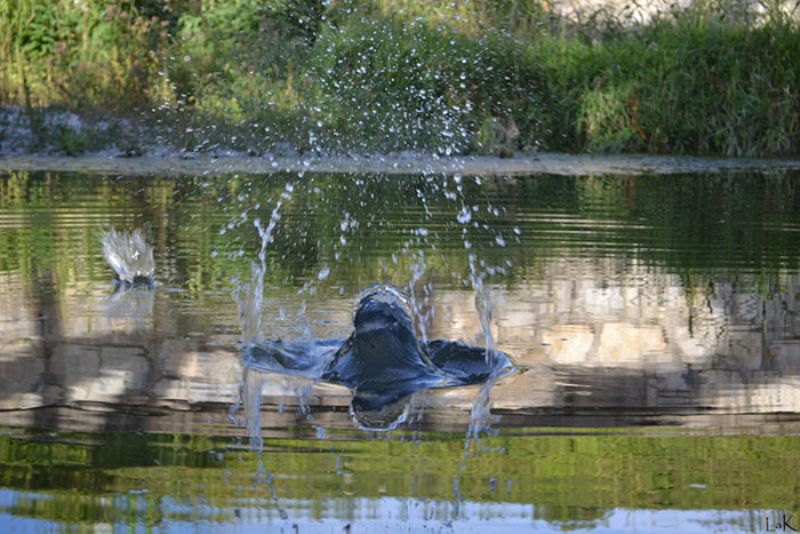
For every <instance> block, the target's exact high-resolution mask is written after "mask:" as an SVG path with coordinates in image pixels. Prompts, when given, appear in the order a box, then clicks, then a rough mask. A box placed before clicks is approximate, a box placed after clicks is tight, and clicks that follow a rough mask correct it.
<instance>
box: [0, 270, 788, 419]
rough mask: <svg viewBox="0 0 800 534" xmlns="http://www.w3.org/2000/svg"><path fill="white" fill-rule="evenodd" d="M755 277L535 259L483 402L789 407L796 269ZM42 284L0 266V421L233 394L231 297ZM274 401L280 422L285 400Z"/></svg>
mask: <svg viewBox="0 0 800 534" xmlns="http://www.w3.org/2000/svg"><path fill="white" fill-rule="evenodd" d="M758 282H759V280H758V279H757V278H756V277H754V276H750V275H746V274H742V275H738V276H736V277H733V276H727V277H726V276H722V275H720V276H717V277H715V278H710V279H709V278H703V279H700V278H698V279H694V280H689V281H688V283H687V280H686V279H683V278H681V277H679V276H677V275H674V274H669V273H665V272H663V271H662V270H660V269H658V268H657V267H654V266H652V265H647V264H643V263H639V262H636V261H632V260H622V259H619V258H615V259H610V258H607V259H593V260H591V261H588V260H586V261H583V260H581V259H570V260H554V261H551V262H550V263H548V264H547V265H546V267H545V270H544V272H543V273H541V275H540V276H537V277H535V278H531V279H529V281H527V282H524V283H521V284H519V285H516V286H514V287H513V288H511V289H506V290H503V291H502V294H503V299H502V300H501V301H500V302H498V303H497V310H496V313H495V321H494V324H493V328H494V335H495V339H496V342H497V345H498V347H499V348H500V349H502V350H504V351H506V352H508V353H509V354H510V355H512V356H513V357H514V358H515V360H516V362H517V363H518V364H519V365H520V367H522V368H523V371H522V372H520V373H517V374H516V375H514V376H511V377H509V378H506V379H504V380H502V381H501V382H500V383H499V384H498V385H497V386H496V388H495V389H494V391H493V393H492V395H493V401H494V407H495V408H496V409H499V410H507V411H516V412H521V413H534V414H535V413H545V414H559V413H562V414H567V413H571V414H574V413H582V412H581V411H582V410H583V411H590V410H598V409H601V410H602V409H607V410H620V409H621V410H623V411H624V410H628V411H632V412H637V411H638V412H637V413H649V414H652V415H654V416H660V415H664V414H673V415H675V414H678V415H680V414H695V415H697V414H704V413H712V414H731V415H737V414H774V413H782V412H790V413H798V412H800V335H799V334H800V323H799V322H798V319H797V317H798V316H797V311H798V307H799V305H798V299H799V298H800V276H798V275H783V276H782V277H781V278H780V280H778V281H777V285H776V287H774V288H769V287H767V288H764V287H763V284H762V285H759V283H758ZM43 287H45V288H46V287H51V288H55V287H58V284H57V283H56V281H53V280H50V281H49V283H43V281H42V280H24V279H23V278H22V277H21V276H20V275H19V274H18V273H16V272H6V273H0V296H2V298H0V345H1V347H0V410H6V411H11V412H14V418H13V419H9V418H8V417H6V419H5V422H8V421H13V422H14V423H15V424H16V423H19V424H34V423H35V422H36V417H38V416H39V415H37V413H38V412H37V409H39V408H43V407H78V408H80V409H82V410H93V411H94V412H96V413H99V414H107V415H104V416H102V417H98V418H97V421H98V422H97V425H103V424H108V423H109V420H110V419H112V418H113V416H114V414H115V413H118V412H120V411H128V412H130V413H140V414H143V415H153V414H163V413H173V412H187V413H189V412H195V411H202V410H203V409H204V407H208V406H210V405H211V406H216V408H215V410H216V412H217V413H220V414H223V413H226V412H225V410H220V409H219V405H227V406H231V405H233V404H235V403H236V401H237V398H238V395H239V387H240V383H241V380H242V368H241V365H240V361H239V354H238V350H237V347H236V344H235V339H236V333H237V327H236V324H237V322H238V320H237V318H236V306H235V305H234V304H233V303H232V302H231V303H230V304H226V305H225V307H224V309H223V307H222V306H220V307H219V309H215V310H214V313H215V319H216V321H217V322H218V323H222V324H227V325H229V327H230V330H231V332H232V333H231V334H230V335H226V336H224V335H219V334H217V333H215V332H213V331H211V329H210V327H209V326H208V325H207V324H204V323H203V322H202V321H198V320H197V319H196V318H193V317H191V316H187V315H186V314H185V313H183V312H182V310H181V307H180V299H179V298H178V297H176V296H175V295H174V294H172V293H171V292H169V291H167V290H165V289H157V290H155V291H142V292H140V293H135V292H131V293H128V294H118V295H112V294H111V288H110V286H109V284H107V283H101V282H97V283H80V284H72V285H68V286H67V287H66V288H64V289H62V290H60V291H53V292H51V293H48V292H47V291H46V290H42V289H41V288H43ZM287 295H289V296H287V297H286V300H285V301H284V302H283V305H285V306H286V307H287V308H288V309H292V306H293V304H294V305H295V307H299V301H298V302H294V303H293V301H292V299H299V297H297V296H296V295H294V294H293V293H288V292H287ZM433 299H434V302H435V303H436V314H435V315H434V317H433V322H432V324H431V336H432V337H434V338H435V337H442V338H449V339H454V338H461V339H464V340H465V341H468V342H471V343H475V344H480V343H482V339H483V337H482V336H481V335H480V323H479V320H478V316H477V313H476V312H475V309H474V297H473V295H472V294H471V292H470V291H464V290H439V291H436V292H434V295H433ZM318 306H319V308H321V309H326V310H327V311H326V314H325V316H324V321H322V320H319V322H318V323H317V324H322V323H324V325H327V326H323V327H320V328H317V329H316V332H317V333H318V334H319V335H330V336H341V335H342V334H343V333H344V332H346V331H347V330H348V329H349V322H350V309H351V304H350V302H349V300H347V299H346V298H344V297H339V296H337V297H335V298H331V299H329V300H324V301H322V302H320V303H319V304H318ZM310 313H312V317H311V319H313V320H311V321H310V322H311V323H312V324H314V323H315V320H316V319H315V318H314V316H313V313H321V312H319V310H317V311H316V312H310ZM288 322H290V323H291V322H292V321H288ZM323 330H324V331H323ZM292 380H295V381H296V379H288V378H285V377H277V376H275V377H270V379H269V380H265V386H264V387H265V388H266V390H265V399H267V401H268V402H273V403H276V404H277V403H286V404H289V405H291V404H292V403H293V402H296V397H297V395H298V394H299V393H298V392H299V391H300V390H303V389H304V388H305V386H303V387H300V386H299V385H298V384H296V383H294V382H292ZM475 392H476V389H475V388H461V389H454V390H445V391H439V392H435V393H431V394H428V395H425V399H424V402H425V403H426V404H427V405H429V406H430V407H433V409H432V410H429V412H428V414H427V415H428V417H430V418H432V419H435V418H436V417H437V416H436V410H435V407H436V406H448V407H453V406H461V407H463V408H465V409H467V408H469V406H470V403H471V401H472V398H473V396H474V395H475ZM293 399H294V400H293ZM348 402H349V393H348V392H347V391H346V390H344V389H343V388H335V387H328V386H325V385H318V386H317V387H316V389H315V391H314V393H313V394H312V395H311V397H310V399H309V403H310V404H312V405H313V404H317V405H326V406H337V407H346V406H347V404H348ZM121 407H124V409H123V408H121ZM465 413H466V412H465ZM9 417H10V416H9ZM281 417H283V419H280V421H282V422H284V423H287V424H290V423H291V421H292V419H291V418H292V417H294V415H291V414H286V415H284V416H281ZM340 420H341V421H344V420H346V416H344V415H343V416H341V417H339V418H338V419H336V421H338V422H339V423H341V421H340ZM320 421H325V419H324V418H322V419H320ZM331 421H333V420H331ZM332 424H333V423H332Z"/></svg>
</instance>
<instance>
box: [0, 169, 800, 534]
mask: <svg viewBox="0 0 800 534" xmlns="http://www.w3.org/2000/svg"><path fill="white" fill-rule="evenodd" d="M287 185H288V186H289V189H290V190H291V194H290V195H289V198H288V199H287V200H285V203H284V205H283V206H282V208H281V210H280V212H279V219H278V221H277V224H276V226H275V232H274V241H273V242H272V243H270V244H269V246H268V250H267V255H266V260H265V265H266V267H267V269H266V272H265V285H264V317H263V320H264V335H265V336H267V337H271V338H279V337H280V338H297V337H299V336H304V335H311V336H314V337H316V338H343V337H346V336H347V335H348V334H349V332H350V330H351V329H352V323H351V321H352V311H353V304H354V302H353V299H354V298H355V296H356V295H357V294H358V293H359V291H361V290H362V289H363V288H364V287H366V286H368V285H370V284H373V283H389V284H393V285H395V286H398V287H401V288H404V289H405V290H407V291H408V292H409V293H410V294H411V295H413V296H414V298H415V299H416V300H415V302H416V305H417V311H418V325H417V326H418V328H419V329H424V330H425V331H426V333H427V335H428V336H429V337H430V338H431V339H435V338H445V339H462V340H464V341H466V342H468V343H470V344H473V345H482V344H483V343H484V342H485V339H486V332H483V331H482V329H481V324H480V319H481V316H480V314H479V313H478V312H477V311H476V305H475V291H474V287H475V284H476V279H478V280H480V283H481V284H483V286H485V287H486V288H487V289H488V291H489V294H490V295H491V299H492V302H493V303H494V312H493V315H492V321H491V323H490V330H489V332H490V333H491V337H492V338H493V340H494V343H495V345H496V347H497V348H498V349H500V350H502V351H504V352H506V353H507V354H509V355H510V356H511V357H512V358H513V359H514V362H515V364H516V365H517V368H518V372H517V373H515V374H514V375H512V376H509V377H505V378H503V379H501V380H499V381H498V383H497V384H496V385H495V386H494V387H493V388H492V389H491V394H490V398H491V406H492V414H493V416H494V418H488V419H483V420H482V421H481V423H483V425H482V426H481V425H479V428H478V430H480V429H481V428H483V429H484V430H485V429H486V428H487V427H488V428H489V429H490V430H489V432H479V433H478V437H479V439H478V440H477V441H475V440H473V441H470V442H467V443H466V444H465V431H466V430H467V428H468V426H469V425H470V422H471V421H472V415H471V414H472V413H473V412H474V409H473V408H474V407H475V402H476V399H478V400H479V398H480V387H478V386H473V387H467V388H453V389H444V390H438V391H427V392H421V393H420V394H418V395H416V394H415V395H414V396H413V397H412V398H411V399H410V400H409V407H408V410H409V414H410V416H409V417H408V419H407V422H406V423H405V424H403V425H401V426H400V427H399V428H398V429H397V430H396V431H393V432H389V433H374V432H366V431H363V430H360V429H359V427H358V425H357V424H356V423H355V422H354V421H353V420H352V419H351V417H350V414H349V413H348V406H349V402H350V397H351V395H350V392H349V391H348V390H347V389H346V388H343V387H341V386H334V385H329V384H324V383H312V382H310V381H308V380H304V379H303V378H302V377H287V376H282V375H277V374H268V373H261V372H256V371H254V370H252V369H246V368H243V366H242V364H241V359H240V353H239V346H238V345H237V342H238V341H239V340H240V339H241V326H240V319H239V315H238V314H239V309H238V306H237V303H236V302H235V301H234V298H233V295H232V294H233V293H234V290H235V289H236V288H237V287H238V286H240V285H242V284H245V282H246V281H247V280H249V278H250V276H251V263H252V262H253V261H256V256H257V252H258V249H259V246H260V240H259V236H258V233H257V231H256V229H255V227H254V222H255V220H256V219H260V220H261V221H268V220H270V217H271V215H272V213H273V210H274V208H275V205H276V202H277V201H278V199H279V198H280V196H281V195H282V194H285V193H286V191H287ZM798 189H799V188H798V185H797V177H796V175H792V174H785V173H777V172H775V173H760V174H742V173H736V174H724V173H722V174H715V175H702V174H686V175H680V174H678V175H669V176H663V175H661V176H659V175H652V176H648V175H644V176H627V177H626V176H614V177H603V176H595V177H591V176H590V177H574V176H552V175H538V176H516V177H513V178H512V177H506V178H504V177H484V178H475V177H463V178H462V177H459V176H453V175H451V176H443V175H421V176H420V175H416V176H414V175H410V176H394V175H393V176H386V175H358V176H353V175H326V174H306V175H304V176H300V175H297V174H273V175H270V176H251V175H235V176H219V177H217V176H187V177H169V178H160V177H150V176H141V177H131V176H116V175H111V176H100V175H87V174H76V173H45V172H9V173H6V174H5V175H3V176H2V177H0V344H2V345H1V346H2V349H0V409H1V410H2V412H0V424H2V425H5V430H4V432H3V437H2V438H0V477H2V483H1V484H0V485H2V487H3V488H4V489H3V490H1V492H0V510H2V513H3V515H4V517H3V520H4V521H5V520H8V521H11V522H12V523H10V524H12V525H15V526H16V527H18V528H20V529H39V528H52V529H57V528H60V526H65V525H76V524H84V525H132V526H139V527H153V526H159V527H163V528H166V529H168V530H170V529H175V530H182V529H188V528H190V527H191V525H192V524H194V523H196V522H198V521H200V522H202V523H201V524H203V525H207V526H208V527H209V528H214V527H219V528H221V527H222V526H223V525H228V526H231V525H238V526H239V527H241V528H242V529H245V530H247V529H254V530H255V529H257V528H263V527H265V526H271V527H274V528H278V529H280V528H285V529H287V530H286V531H289V530H288V529H290V528H291V525H292V524H293V522H294V523H297V524H298V525H299V526H300V527H302V529H306V530H314V529H317V530H324V531H326V532H327V531H330V529H331V528H333V529H334V531H338V530H340V529H345V526H346V525H348V524H350V525H351V528H354V529H357V530H358V531H367V530H368V529H373V530H374V529H376V528H377V529H380V528H391V525H392V524H393V522H394V521H396V520H397V519H398V518H407V519H408V521H409V525H411V526H412V527H414V526H416V527H418V528H421V527H422V526H425V527H427V528H430V529H432V530H437V531H438V530H447V529H450V528H453V529H456V530H458V531H461V530H468V529H473V530H475V531H485V529H486V528H489V527H493V528H497V529H499V530H502V529H505V530H507V531H513V530H514V529H515V528H519V527H530V528H533V527H537V528H545V529H549V530H561V529H569V530H575V529H578V530H580V529H588V528H592V529H607V530H630V529H638V530H641V531H649V530H653V529H656V528H662V527H664V528H675V526H676V525H678V526H679V527H680V530H682V531H690V530H694V531H708V530H734V531H735V530H748V531H758V530H763V529H764V528H765V526H766V523H765V521H766V518H767V517H769V518H773V517H779V516H780V514H782V513H791V511H792V510H800V506H798V503H800V499H799V498H798V497H799V496H800V489H799V488H798V486H797V485H796V483H795V482H794V481H795V479H796V476H795V474H796V472H797V468H798V463H797V458H798V457H800V456H799V455H798V452H800V448H798V445H799V444H800V443H798V440H797V437H796V436H797V428H798V427H797V424H796V423H797V420H798V413H800V397H798V395H799V394H800V378H798V374H800V335H798V334H799V333H800V323H798V319H797V314H796V311H797V310H798V305H799V303H798V300H799V299H800V267H799V265H798V259H800V209H798V208H800V190H798ZM109 226H113V227H115V228H117V229H133V228H139V227H145V228H147V229H148V231H149V235H150V240H151V242H152V244H153V245H154V246H155V260H156V269H157V270H156V279H157V285H156V287H155V289H153V290H141V291H130V292H125V293H116V294H114V288H113V285H112V284H111V279H112V272H111V270H110V269H109V267H108V266H107V265H106V264H105V262H104V261H103V259H102V249H101V246H100V241H99V238H100V235H101V234H102V232H103V231H104V230H106V229H108V227H109ZM259 397H260V402H259V403H257V406H256V407H255V408H254V401H255V400H257V399H258V398H259ZM254 414H260V416H258V417H257V416H256V415H254ZM256 420H257V423H258V424H257V425H255V427H258V428H260V436H261V437H262V438H263V439H264V441H263V444H264V447H263V448H264V453H263V455H260V454H259V453H258V451H254V450H252V447H251V446H250V445H251V441H252V440H251V439H250V438H249V437H248V432H247V430H248V427H249V428H250V430H251V431H252V429H253V428H254V422H256ZM640 426H644V428H645V430H636V428H638V427H640ZM474 429H475V428H474V425H473V430H474ZM251 436H252V432H251ZM465 445H466V447H467V452H468V454H467V457H466V458H465V456H464V452H465ZM259 461H261V462H263V464H264V467H265V469H267V470H268V471H269V472H270V473H271V475H272V480H273V482H274V484H273V487H274V490H275V498H273V497H272V489H273V488H270V487H269V484H265V483H263V482H259V480H263V477H262V478H259V476H258V471H259V468H258V464H259ZM280 510H283V511H284V512H286V514H287V516H288V519H283V518H282V517H281V514H280ZM770 514H772V515H770ZM798 517H800V516H798ZM322 520H325V521H324V522H320V521H322Z"/></svg>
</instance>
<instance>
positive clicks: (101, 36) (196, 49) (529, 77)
mask: <svg viewBox="0 0 800 534" xmlns="http://www.w3.org/2000/svg"><path fill="white" fill-rule="evenodd" d="M84 4H85V5H86V6H87V8H86V9H85V10H84V9H81V8H80V7H79V5H78V4H76V3H75V2H72V1H67V0H59V1H55V2H51V3H42V2H33V1H32V0H3V1H2V2H0V103H2V104H16V105H22V106H27V107H28V108H43V107H53V106H55V107H58V108H60V109H68V110H72V111H77V112H80V113H81V114H82V115H84V116H88V117H90V118H91V117H94V118H97V117H104V116H107V115H112V116H117V117H130V118H136V119H137V120H142V119H143V123H144V126H145V127H146V128H148V129H149V130H151V131H152V132H154V136H160V138H161V139H163V140H164V141H167V142H171V143H175V144H178V145H180V146H181V147H184V148H187V149H191V150H213V149H214V148H217V147H231V148H239V149H243V148H255V149H257V150H258V149H266V148H269V147H271V146H274V145H275V143H281V142H286V141H288V142H290V143H292V144H293V145H294V146H296V147H298V148H299V149H301V150H308V149H311V148H314V147H323V148H324V149H326V150H334V151H346V150H360V151H387V150H407V149H416V150H433V151H439V152H442V153H448V152H483V153H504V152H507V151H511V150H527V151H530V150H533V149H536V148H541V149H546V150H564V151H593V152H649V153H680V154H701V155H705V154H716V155H728V156H787V155H794V154H797V152H798V149H799V148H800V83H798V82H800V27H799V26H798V21H797V19H796V18H793V17H792V16H790V15H787V14H786V12H785V11H781V10H779V9H777V7H779V5H778V4H776V5H772V6H770V5H768V6H767V7H768V8H769V9H767V11H766V12H765V13H762V14H760V15H758V16H756V14H755V13H749V12H746V11H743V8H742V7H741V4H740V3H737V2H734V1H733V0H722V1H721V2H717V3H713V4H712V3H709V2H699V3H697V4H696V5H695V7H693V8H691V9H688V10H683V11H673V12H669V13H665V14H662V15H661V16H659V17H657V18H655V19H654V20H652V21H651V22H649V23H647V24H644V25H643V24H635V25H631V24H626V23H624V21H623V20H617V19H613V18H612V19H610V20H609V19H606V20H605V21H602V19H599V18H591V17H589V18H588V19H587V20H589V21H590V22H589V23H583V24H577V23H575V22H573V21H569V20H566V19H561V18H559V17H557V16H555V15H554V14H552V13H550V12H548V10H547V8H546V4H545V3H542V2H539V1H538V0H530V1H525V2H522V1H515V0H506V1H503V2H489V1H488V0H481V1H474V2H469V3H466V4H464V5H461V4H459V6H460V7H457V8H443V7H442V5H443V4H440V3H427V2H419V1H417V0H398V1H396V2H388V0H374V1H369V0H346V1H332V2H322V1H320V0H282V1H281V0H274V1H265V0H235V1H230V2H222V1H215V0H203V1H201V2H189V1H188V0H175V1H172V2H164V3H162V2H155V1H145V0H139V1H129V0H114V1H112V2H106V1H100V0H87V2H84ZM84 4H81V5H84ZM780 5H782V4H780ZM601 22H602V23H601ZM151 137H153V136H151ZM67 144H74V143H67ZM32 148H36V147H32ZM80 150H82V148H80V147H78V149H77V150H74V151H75V152H79V151H80Z"/></svg>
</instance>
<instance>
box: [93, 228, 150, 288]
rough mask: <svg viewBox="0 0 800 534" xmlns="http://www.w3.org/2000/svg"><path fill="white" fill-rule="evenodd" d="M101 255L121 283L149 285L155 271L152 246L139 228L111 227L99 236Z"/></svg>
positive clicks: (126, 284) (125, 284)
mask: <svg viewBox="0 0 800 534" xmlns="http://www.w3.org/2000/svg"><path fill="white" fill-rule="evenodd" d="M100 242H101V243H102V244H103V257H105V259H106V261H107V262H108V265H109V266H111V268H112V269H113V270H114V273H115V274H116V275H117V280H118V281H119V283H120V284H121V285H124V286H134V285H151V284H152V283H153V277H154V275H155V272H156V262H155V260H154V259H153V247H152V245H150V244H149V243H148V242H147V241H146V240H145V238H144V234H143V232H142V231H141V230H139V229H137V230H134V231H133V232H124V231H123V232H117V231H116V230H114V229H113V228H112V229H111V230H109V231H108V232H105V233H104V234H103V235H101V236H100Z"/></svg>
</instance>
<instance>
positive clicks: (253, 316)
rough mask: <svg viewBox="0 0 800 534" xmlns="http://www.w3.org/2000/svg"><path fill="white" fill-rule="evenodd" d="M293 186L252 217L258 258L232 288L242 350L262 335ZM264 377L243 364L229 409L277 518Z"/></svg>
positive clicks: (283, 511)
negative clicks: (274, 248) (271, 255)
mask: <svg viewBox="0 0 800 534" xmlns="http://www.w3.org/2000/svg"><path fill="white" fill-rule="evenodd" d="M293 190H294V186H293V185H292V184H291V183H290V184H287V185H286V188H285V189H284V191H283V192H282V193H281V195H280V197H279V198H278V201H277V202H276V204H275V207H274V208H273V210H272V214H271V216H270V219H269V222H268V223H267V224H266V225H262V223H261V220H260V219H256V220H255V221H254V225H255V227H256V229H257V230H258V235H259V238H260V239H261V244H260V247H259V250H258V262H253V264H252V266H251V270H250V281H249V283H248V284H247V285H246V286H244V287H242V286H238V287H237V289H236V290H235V291H234V299H235V300H237V301H238V302H239V322H240V325H241V328H242V343H243V349H244V350H245V351H247V350H249V349H250V348H251V347H254V346H255V345H256V344H257V343H258V342H259V340H261V339H263V337H264V332H263V326H264V325H263V323H264V320H263V312H264V309H263V308H264V275H265V273H266V271H267V248H268V246H269V244H270V243H271V242H272V240H273V234H274V232H275V227H276V226H277V224H278V222H279V221H280V212H281V208H282V207H283V204H284V202H286V201H288V200H290V199H291V195H292V191H293ZM264 380H265V375H264V374H263V373H261V372H259V371H257V370H255V369H251V368H245V373H244V377H243V379H242V382H241V386H240V387H241V390H240V399H241V402H237V403H236V404H235V405H234V407H233V408H232V411H238V409H239V406H240V405H241V406H242V407H243V409H244V419H245V424H246V427H247V436H248V437H249V442H250V449H251V450H252V451H254V452H256V454H257V455H258V471H257V472H256V481H257V482H259V483H263V484H265V485H266V487H267V488H268V489H269V492H270V495H271V499H272V501H273V503H274V504H275V506H276V508H277V509H278V513H279V514H280V516H281V518H282V519H287V518H288V514H287V513H286V511H285V510H284V509H283V508H281V507H280V505H279V502H278V496H277V493H276V492H275V484H274V481H273V478H272V473H271V472H270V471H269V470H268V469H266V467H265V466H264V441H263V438H262V437H261V395H262V390H263V387H264Z"/></svg>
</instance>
